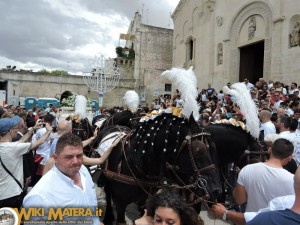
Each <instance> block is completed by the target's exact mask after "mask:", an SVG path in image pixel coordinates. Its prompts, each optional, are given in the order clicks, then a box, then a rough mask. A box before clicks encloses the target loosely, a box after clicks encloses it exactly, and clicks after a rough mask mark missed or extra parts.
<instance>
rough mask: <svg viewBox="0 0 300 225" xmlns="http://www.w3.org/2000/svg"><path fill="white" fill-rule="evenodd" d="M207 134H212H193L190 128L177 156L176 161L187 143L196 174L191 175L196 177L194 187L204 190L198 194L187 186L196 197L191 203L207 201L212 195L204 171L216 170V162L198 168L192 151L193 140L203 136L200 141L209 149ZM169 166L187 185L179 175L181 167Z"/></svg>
mask: <svg viewBox="0 0 300 225" xmlns="http://www.w3.org/2000/svg"><path fill="white" fill-rule="evenodd" d="M206 136H210V133H207V132H204V131H202V132H200V133H196V134H193V135H191V131H190V130H189V131H188V135H187V136H186V137H185V140H184V141H183V143H182V145H181V147H180V150H179V151H178V153H177V157H176V161H177V159H178V157H179V154H180V152H182V150H183V149H184V147H185V146H186V145H187V147H188V154H189V159H190V162H191V165H192V168H193V170H194V174H193V175H192V176H191V178H192V177H196V179H194V180H195V182H194V185H193V188H194V189H197V188H199V189H201V190H202V191H203V192H204V195H203V196H198V195H197V194H196V193H195V192H194V191H192V190H191V188H187V189H188V190H189V191H190V192H191V193H193V194H194V196H195V197H196V199H195V200H194V201H193V203H191V205H193V204H196V203H199V202H202V201H207V199H209V197H210V195H209V192H208V190H207V180H206V179H205V177H204V176H203V175H202V174H204V173H206V172H208V171H210V170H214V169H215V170H216V169H217V168H216V166H215V164H214V163H212V164H210V165H208V166H205V167H203V168H198V166H197V164H196V162H195V156H194V154H193V151H192V140H194V139H197V140H198V138H199V137H201V138H202V139H201V140H200V141H201V142H202V143H204V142H205V147H206V149H207V150H208V151H209V145H208V143H207V140H206V138H205V137H206ZM167 168H169V169H170V170H171V171H172V173H173V174H174V176H175V177H176V179H177V180H178V182H180V183H181V184H182V185H183V186H187V185H186V184H185V182H184V181H183V180H182V179H181V178H180V176H179V175H178V172H177V171H180V168H179V167H178V166H174V165H170V164H168V165H167Z"/></svg>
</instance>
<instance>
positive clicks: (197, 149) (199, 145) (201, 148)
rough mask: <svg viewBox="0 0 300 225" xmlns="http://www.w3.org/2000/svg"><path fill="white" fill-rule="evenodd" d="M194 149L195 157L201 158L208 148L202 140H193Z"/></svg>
mask: <svg viewBox="0 0 300 225" xmlns="http://www.w3.org/2000/svg"><path fill="white" fill-rule="evenodd" d="M192 151H193V155H194V157H196V158H200V157H201V156H202V155H204V154H205V153H206V152H207V148H206V146H205V144H204V143H203V142H202V141H199V140H194V141H192Z"/></svg>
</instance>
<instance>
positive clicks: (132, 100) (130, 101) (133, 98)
mask: <svg viewBox="0 0 300 225" xmlns="http://www.w3.org/2000/svg"><path fill="white" fill-rule="evenodd" d="M123 99H124V102H125V105H127V106H128V108H129V109H130V111H131V112H136V110H137V108H138V107H139V104H140V98H139V95H138V94H137V93H136V92H135V91H131V90H130V91H126V93H125V95H124V97H123Z"/></svg>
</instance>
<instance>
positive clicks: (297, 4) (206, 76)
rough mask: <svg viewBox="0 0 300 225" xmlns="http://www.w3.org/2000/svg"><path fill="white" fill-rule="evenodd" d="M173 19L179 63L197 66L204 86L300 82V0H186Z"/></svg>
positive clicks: (196, 69)
mask: <svg viewBox="0 0 300 225" xmlns="http://www.w3.org/2000/svg"><path fill="white" fill-rule="evenodd" d="M172 19H173V21H174V34H173V66H177V67H185V68H189V67H190V66H193V67H194V71H195V74H196V76H197V79H198V87H199V88H207V84H208V83H211V84H212V86H214V87H215V88H217V89H220V88H222V87H223V86H224V85H225V84H226V83H227V82H231V83H235V82H241V81H243V80H244V79H245V78H248V79H249V80H250V82H252V83H255V82H256V81H257V80H258V79H259V78H261V77H263V78H264V79H265V80H266V81H269V80H274V81H276V80H279V81H282V82H284V83H286V84H288V85H290V82H292V81H295V82H297V81H298V83H299V74H300V1H298V0H287V1H286V0H272V1H271V0H181V1H180V2H179V3H178V5H177V7H176V9H175V11H174V12H173V14H172Z"/></svg>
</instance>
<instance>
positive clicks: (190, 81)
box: [161, 66, 200, 121]
mask: <svg viewBox="0 0 300 225" xmlns="http://www.w3.org/2000/svg"><path fill="white" fill-rule="evenodd" d="M161 76H162V77H165V78H167V79H169V80H170V81H172V82H174V84H175V86H177V87H178V89H179V90H180V92H181V99H182V100H184V104H183V110H182V112H181V113H182V114H183V115H184V116H185V117H187V118H189V117H190V115H191V114H192V113H193V116H194V119H195V120H196V121H198V120H199V117H200V115H199V106H198V104H197V101H196V98H197V95H198V92H197V79H196V76H195V73H194V71H193V67H192V66H191V67H190V68H189V69H188V70H185V69H182V68H174V67H173V68H172V69H171V70H166V71H165V72H163V73H162V74H161Z"/></svg>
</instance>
